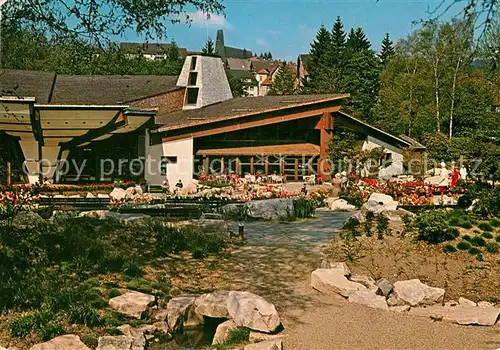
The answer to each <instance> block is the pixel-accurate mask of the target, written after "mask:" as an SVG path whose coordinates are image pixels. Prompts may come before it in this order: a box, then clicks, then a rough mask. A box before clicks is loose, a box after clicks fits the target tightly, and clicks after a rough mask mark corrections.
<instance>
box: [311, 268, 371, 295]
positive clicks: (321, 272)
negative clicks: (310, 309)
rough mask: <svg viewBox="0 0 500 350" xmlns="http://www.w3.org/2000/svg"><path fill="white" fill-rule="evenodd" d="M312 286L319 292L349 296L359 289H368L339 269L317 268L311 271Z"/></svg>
mask: <svg viewBox="0 0 500 350" xmlns="http://www.w3.org/2000/svg"><path fill="white" fill-rule="evenodd" d="M311 286H312V287H313V288H314V289H316V290H317V291H319V292H322V293H326V294H340V295H341V296H343V297H344V298H348V297H349V296H350V295H351V294H354V293H356V292H357V291H365V290H367V289H366V287H365V286H363V285H362V284H360V283H356V282H351V281H349V280H348V279H347V278H346V277H345V276H344V275H343V274H342V273H339V270H335V269H316V270H315V271H313V272H312V273H311Z"/></svg>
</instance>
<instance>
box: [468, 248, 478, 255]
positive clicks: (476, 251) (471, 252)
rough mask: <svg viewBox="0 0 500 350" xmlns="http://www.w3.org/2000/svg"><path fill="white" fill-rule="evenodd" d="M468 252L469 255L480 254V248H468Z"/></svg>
mask: <svg viewBox="0 0 500 350" xmlns="http://www.w3.org/2000/svg"><path fill="white" fill-rule="evenodd" d="M468 252H469V254H471V255H477V254H481V250H480V249H478V248H475V247H472V248H470V249H469V251H468Z"/></svg>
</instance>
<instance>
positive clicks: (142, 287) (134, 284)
mask: <svg viewBox="0 0 500 350" xmlns="http://www.w3.org/2000/svg"><path fill="white" fill-rule="evenodd" d="M127 289H132V290H136V291H139V292H142V293H151V291H152V290H153V287H152V286H151V282H150V281H148V280H145V279H144V278H140V277H139V278H133V279H132V280H131V281H130V282H128V283H127Z"/></svg>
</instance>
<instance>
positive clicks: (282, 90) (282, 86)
mask: <svg viewBox="0 0 500 350" xmlns="http://www.w3.org/2000/svg"><path fill="white" fill-rule="evenodd" d="M294 93H295V79H294V77H293V73H292V71H291V69H290V67H289V66H288V65H287V64H286V62H283V64H282V65H281V66H280V67H279V68H278V72H277V73H276V77H275V78H274V80H273V84H272V86H271V90H270V91H269V95H293V94H294Z"/></svg>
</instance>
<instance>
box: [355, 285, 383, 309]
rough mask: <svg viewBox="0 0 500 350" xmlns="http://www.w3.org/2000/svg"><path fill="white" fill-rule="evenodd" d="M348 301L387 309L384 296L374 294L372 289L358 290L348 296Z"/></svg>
mask: <svg viewBox="0 0 500 350" xmlns="http://www.w3.org/2000/svg"><path fill="white" fill-rule="evenodd" d="M349 301H350V302H351V303H356V304H362V305H366V306H368V307H371V308H374V309H382V310H386V311H387V310H388V309H389V307H388V306H387V302H386V301H385V297H383V296H381V295H376V294H375V293H374V292H372V291H366V290H360V291H357V292H355V293H353V294H351V295H350V296H349Z"/></svg>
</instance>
